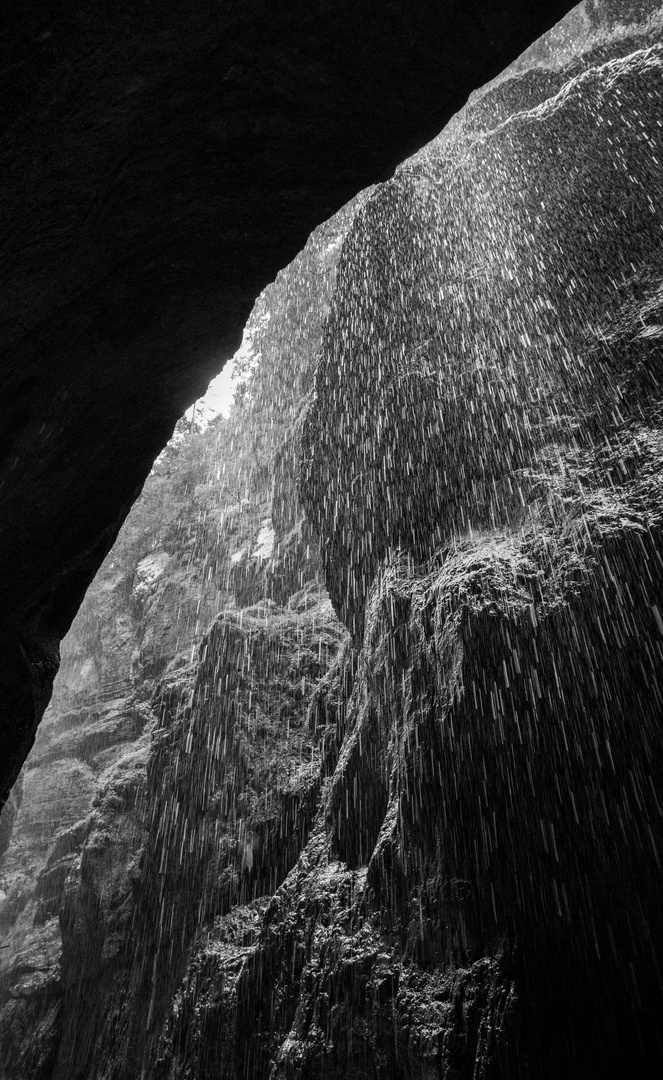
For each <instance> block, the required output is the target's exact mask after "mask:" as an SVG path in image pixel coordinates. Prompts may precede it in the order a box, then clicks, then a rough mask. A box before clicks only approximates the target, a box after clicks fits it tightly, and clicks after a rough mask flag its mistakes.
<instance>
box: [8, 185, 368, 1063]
mask: <svg viewBox="0 0 663 1080" xmlns="http://www.w3.org/2000/svg"><path fill="white" fill-rule="evenodd" d="M360 204H361V199H360V200H359V201H358V202H357V203H356V204H351V205H350V206H348V207H347V208H345V209H344V210H343V211H342V212H341V213H340V214H339V215H336V217H335V218H334V219H332V221H330V222H328V223H326V224H325V225H324V226H322V227H321V228H320V229H319V230H318V231H317V233H316V234H314V236H313V237H312V238H311V240H310V242H309V244H308V245H307V247H306V249H305V250H304V252H302V254H301V255H300V257H299V258H298V259H297V260H296V261H295V263H294V264H293V265H292V266H291V267H290V268H289V269H288V271H287V272H286V273H284V274H282V275H279V277H278V278H277V280H276V282H274V284H273V285H272V286H271V287H270V288H269V289H268V290H267V291H266V292H265V294H264V295H263V297H262V298H261V304H260V305H259V306H258V307H257V309H256V312H255V313H254V315H253V317H252V320H251V324H250V332H249V339H250V343H251V344H250V347H249V348H248V359H247V363H248V364H249V366H250V367H254V368H255V366H256V364H257V369H256V370H255V371H254V372H253V373H252V374H251V373H248V372H245V373H244V375H245V380H244V382H243V383H242V386H241V389H240V391H238V401H237V403H236V406H235V411H234V413H233V415H232V416H231V417H230V419H228V420H227V421H223V420H219V421H217V423H216V425H215V426H213V427H211V428H210V429H209V430H208V431H207V432H206V433H203V434H195V433H191V432H190V431H189V432H188V433H187V434H186V435H184V434H182V431H180V432H179V433H178V436H177V441H176V442H175V444H174V445H173V446H171V447H169V448H168V449H167V451H166V452H165V453H164V455H163V456H162V458H161V459H160V460H159V462H157V464H156V466H155V469H154V470H153V473H152V475H151V477H150V479H149V480H148V483H147V485H146V488H145V491H144V493H143V496H142V498H141V499H140V500H139V502H138V504H137V505H136V507H135V509H134V511H133V513H132V514H131V515H130V517H129V519H128V521H127V522H126V524H125V527H124V529H123V531H122V533H121V536H120V538H119V540H118V543H117V544H116V545H115V547H114V549H113V551H112V552H111V554H110V555H109V557H108V559H107V560H106V561H105V563H104V565H103V567H102V570H101V572H100V573H99V575H98V576H97V578H96V579H95V582H94V584H93V586H92V588H91V589H90V590H89V591H88V594H87V596H86V599H85V602H84V604H83V605H82V607H81V610H80V611H79V614H78V616H77V618H76V620H75V622H74V625H73V627H72V630H71V632H70V634H69V635H68V637H67V641H66V643H65V647H64V651H63V663H62V667H61V669H60V674H59V678H58V681H57V684H56V691H55V694H54V698H53V701H52V703H51V706H50V708H49V711H48V713H47V715H46V717H45V719H44V721H43V723H42V725H41V726H40V729H39V733H38V738H37V741H36V744H35V747H34V748H33V751H32V753H31V755H30V758H29V760H28V762H27V765H26V769H25V771H24V773H23V774H22V778H21V781H20V782H19V783H18V784H17V785H15V787H14V789H13V790H12V795H11V799H10V801H9V802H8V804H7V806H6V809H5V816H4V818H3V826H4V827H5V829H6V834H7V843H8V845H9V849H8V851H7V853H6V855H5V857H4V859H3V860H2V863H0V889H1V890H2V891H1V893H0V931H1V932H2V944H3V950H2V951H1V952H0V1076H1V1077H2V1078H3V1080H14V1078H15V1077H16V1078H17V1077H19V1076H20V1077H23V1076H26V1075H30V1076H31V1077H32V1076H34V1077H35V1078H44V1080H46V1078H48V1080H52V1078H54V1077H63V1078H64V1077H66V1078H69V1077H71V1076H80V1077H87V1076H96V1075H108V1076H113V1077H118V1078H119V1077H126V1078H127V1080H128V1078H129V1077H133V1076H135V1075H137V1074H140V1071H141V1070H142V1069H143V1068H145V1069H151V1068H152V1067H153V1065H154V1063H155V1061H156V1058H157V1048H158V1043H159V1040H160V1037H161V1030H162V1027H163V1024H164V1021H165V1020H166V1018H167V1016H168V1014H169V1010H170V1007H171V1003H172V1000H173V998H174V996H175V995H176V992H177V989H178V984H179V982H180V980H181V978H182V976H183V974H184V971H185V968H186V963H187V958H188V955H189V952H190V950H191V947H192V944H193V943H194V942H195V941H196V940H197V938H198V936H199V934H200V933H202V932H203V928H204V927H206V926H208V925H209V924H210V920H211V921H212V922H213V921H214V920H215V919H217V920H223V919H224V918H226V917H227V916H228V913H229V912H231V911H233V910H235V909H237V908H239V910H240V911H241V910H242V909H243V906H244V905H245V904H247V903H248V904H249V905H253V907H256V905H257V907H256V910H261V908H264V906H265V903H264V901H261V900H260V898H261V897H264V896H265V895H267V894H269V893H271V892H273V891H274V890H275V889H276V888H277V887H278V885H279V884H280V883H281V882H282V880H283V879H284V877H285V876H286V874H287V873H288V872H289V870H290V869H291V868H292V866H293V865H294V863H295V862H296V860H297V858H298V856H299V854H300V851H301V850H302V848H303V846H304V845H305V843H306V841H307V839H308V833H309V831H310V827H311V824H312V821H313V819H314V816H315V811H316V808H317V806H318V803H319V799H320V794H321V788H322V783H323V779H324V777H325V776H328V775H329V773H330V771H332V770H333V765H334V763H335V759H336V756H337V744H338V739H339V733H338V732H337V730H336V727H335V726H334V728H333V730H331V729H328V725H327V724H326V722H325V721H324V720H323V719H322V718H321V717H320V716H318V715H317V713H316V717H317V719H316V720H315V721H313V720H310V719H309V713H310V712H311V710H312V709H313V708H314V702H317V701H318V700H319V698H320V694H321V689H320V688H321V686H324V685H326V683H325V681H324V676H325V673H326V672H327V671H328V669H330V668H331V667H332V666H333V665H334V664H335V661H336V657H337V654H339V652H340V653H341V654H343V653H344V650H345V649H346V648H347V641H348V634H347V631H346V630H345V629H344V628H343V626H342V625H341V624H340V623H339V621H338V620H337V618H336V616H335V614H334V612H333V609H332V606H331V602H330V600H329V598H328V596H327V594H326V592H325V589H324V586H323V585H322V583H321V582H320V580H319V578H320V561H319V558H318V556H317V551H316V550H315V549H314V548H312V546H311V537H310V533H309V531H308V528H307V525H306V523H305V522H304V521H303V516H302V511H301V507H300V506H299V504H298V499H297V483H296V474H297V471H298V460H299V451H298V435H297V433H298V432H299V431H300V430H301V421H302V412H303V409H304V408H305V405H306V401H307V400H308V399H307V389H306V388H307V387H308V391H309V392H310V386H311V380H312V365H313V362H314V360H315V357H316V355H317V352H318V350H319V348H320V343H321V332H322V323H323V321H324V318H325V317H326V314H327V312H328V307H329V297H330V294H331V290H332V287H333V281H334V272H335V265H336V260H337V257H338V253H339V251H340V246H341V243H342V240H343V237H344V235H345V233H346V232H347V229H348V228H349V225H350V223H351V221H352V218H353V215H354V213H355V212H356V207H357V206H358V205H360ZM286 342H287V345H288V350H289V352H288V356H287V357H284V356H283V349H284V344H285V343H286ZM256 898H257V899H256ZM230 918H231V921H232V919H234V918H235V916H230ZM240 918H241V916H240Z"/></svg>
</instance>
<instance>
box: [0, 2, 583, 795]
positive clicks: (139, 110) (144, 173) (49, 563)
mask: <svg viewBox="0 0 663 1080" xmlns="http://www.w3.org/2000/svg"><path fill="white" fill-rule="evenodd" d="M570 6H571V5H570V3H569V0H554V2H551V0H547V2H545V3H543V2H539V0H536V2H534V0H529V2H527V3H525V2H523V0H503V3H501V4H500V5H499V6H497V7H496V6H495V5H493V4H488V3H486V2H485V0H469V2H467V0H466V2H464V3H463V4H456V3H445V4H439V3H436V2H431V0H414V2H413V0H407V2H405V0H395V2H393V3H390V4H388V5H387V6H385V5H384V4H383V3H381V2H379V3H378V2H376V0H361V2H353V3H346V2H341V3H339V2H337V0H333V2H332V0H322V2H320V3H315V4H310V3H308V2H306V3H304V2H302V0H288V2H287V3H280V4H278V5H277V6H275V5H273V4H271V3H268V2H261V0H256V2H253V3H250V4H247V3H246V2H245V0H241V2H232V0H230V2H226V3H223V4H219V3H217V2H216V0H204V2H202V3H196V4H195V5H191V4H190V3H188V2H187V3H183V2H178V3H175V4H172V3H171V4H168V5H167V6H165V7H164V6H159V5H154V4H152V3H149V2H148V0H141V2H140V3H138V4H134V3H123V2H120V3H116V4H112V5H111V6H104V7H103V8H101V7H100V6H99V5H97V4H86V3H84V2H83V0H81V2H79V3H74V4H72V5H64V6H60V5H57V6H55V7H54V6H53V5H52V4H50V3H46V2H45V0H32V2H29V3H26V4H18V5H13V6H12V9H11V11H9V12H7V14H6V16H5V19H4V23H3V34H2V41H1V48H2V57H1V59H2V81H1V85H2V100H3V104H4V106H5V109H6V114H5V120H4V125H3V134H2V146H1V149H0V156H1V160H2V163H3V165H2V167H3V188H2V202H1V204H0V205H1V210H0V218H1V219H2V221H3V239H2V244H3V255H2V263H1V268H0V272H1V274H2V281H3V291H2V298H3V311H2V314H1V315H0V320H1V324H2V353H3V364H2V370H3V375H2V384H1V391H0V393H1V397H2V401H3V419H2V438H1V440H0V460H1V462H2V464H1V469H2V472H1V473H0V484H1V486H2V504H3V510H2V529H3V539H2V548H1V555H0V580H1V581H2V593H1V596H0V610H2V612H3V616H2V619H3V622H2V631H1V635H0V656H1V661H2V662H1V669H2V683H1V692H0V699H1V701H2V720H1V722H0V732H1V737H2V745H3V756H2V762H1V763H0V769H1V770H2V773H1V775H2V786H1V788H0V798H1V799H2V801H3V802H4V799H5V798H6V796H7V793H8V791H9V788H10V787H11V785H12V783H13V781H14V780H15V779H16V776H17V775H18V772H19V769H20V766H21V763H22V761H23V760H24V759H25V756H26V755H27V753H28V751H29V749H30V746H31V744H32V741H33V739H34V733H35V729H36V726H37V723H38V722H39V720H40V718H41V715H42V713H43V711H44V708H45V706H46V704H47V702H48V698H49V695H50V691H51V685H52V680H53V676H54V674H55V672H56V670H57V664H58V643H59V641H60V639H61V638H62V636H63V635H64V634H65V633H66V631H67V629H68V627H69V625H70V623H71V621H72V618H73V616H74V614H75V612H76V609H77V608H78V606H79V604H80V602H81V600H82V598H83V595H84V592H85V589H86V588H87V586H88V585H89V584H90V582H91V580H92V578H93V576H94V573H95V572H96V570H97V568H98V567H99V565H100V564H101V562H102V560H103V558H104V556H105V555H106V553H107V552H108V550H109V548H110V547H111V544H112V542H113V539H114V538H115V536H116V534H117V531H118V529H119V527H120V524H121V522H122V519H123V517H124V516H125V515H126V513H127V511H128V509H129V507H130V505H131V503H132V502H133V500H134V499H135V498H136V496H137V494H138V492H139V491H140V487H141V485H142V483H143V481H144V479H145V477H146V476H147V474H148V472H149V469H150V465H151V463H152V461H153V460H154V458H155V456H156V454H157V453H158V451H159V450H160V449H161V448H162V447H163V445H164V444H165V443H166V441H167V439H168V437H169V436H170V434H171V432H172V430H173V426H174V424H175V421H176V420H177V418H178V417H179V416H180V415H181V414H182V413H183V412H184V409H185V407H186V406H187V405H188V404H189V403H190V402H191V401H193V400H194V399H195V398H196V397H197V396H199V395H200V393H201V391H202V390H203V389H204V387H205V385H206V383H207V381H208V380H209V378H210V377H211V376H212V375H213V374H214V373H215V372H216V371H218V369H219V367H220V366H221V364H222V362H223V360H224V358H226V357H228V356H229V355H230V354H231V353H232V352H233V350H234V348H235V347H236V346H237V345H238V344H239V339H240V335H241V330H242V326H243V324H244V322H245V320H246V317H247V316H248V314H249V311H250V309H251V305H252V303H253V301H254V299H255V297H256V296H257V294H258V293H259V291H260V289H261V288H262V287H263V286H264V285H265V284H266V283H267V282H268V281H269V280H270V279H271V278H272V277H273V276H274V274H275V273H276V271H277V270H278V269H279V268H280V267H282V266H283V265H285V264H286V263H287V262H288V261H289V260H290V259H291V258H292V257H293V256H294V255H295V254H296V252H297V250H298V249H300V248H301V247H302V246H303V244H304V242H305V240H306V237H307V235H308V233H309V232H310V231H311V229H312V228H313V227H314V226H315V225H317V224H318V223H319V222H320V221H322V220H324V219H325V218H327V217H329V216H330V215H331V214H332V213H333V212H335V211H336V210H337V209H338V208H339V207H340V206H341V205H342V204H343V203H344V202H346V201H347V199H348V198H350V197H351V196H353V195H354V194H355V193H356V192H357V191H358V190H360V189H361V188H363V187H365V186H366V185H367V184H368V183H371V182H373V181H374V180H375V179H377V178H379V177H380V176H383V175H384V174H385V173H387V172H388V171H389V170H390V169H392V168H393V167H394V166H395V165H396V164H397V162H398V161H399V160H402V159H403V158H404V157H405V156H406V155H407V153H409V152H411V151H412V150H413V149H415V148H416V147H417V146H418V145H421V144H423V143H424V142H425V141H426V140H427V139H428V138H430V137H431V136H432V135H433V134H435V133H436V132H437V131H439V129H440V128H441V127H442V126H443V124H444V122H445V121H446V120H447V119H448V117H449V116H450V115H451V113H452V112H453V111H454V110H455V109H456V108H457V107H458V106H459V105H461V104H462V102H463V100H464V97H465V96H466V95H467V93H468V92H469V91H470V90H471V89H473V88H474V87H475V86H476V85H477V84H481V83H482V82H485V81H486V79H487V78H490V77H492V76H493V75H495V74H496V73H497V72H498V71H499V70H500V69H501V68H503V67H504V66H505V64H507V63H509V62H510V61H511V60H512V59H514V57H515V56H517V54H518V53H519V52H520V51H521V50H522V49H523V48H524V47H525V46H526V45H528V44H529V43H530V42H531V41H532V40H533V39H534V38H535V37H536V36H537V35H538V34H540V33H542V32H543V31H544V30H546V29H547V28H548V27H549V26H550V25H552V23H553V22H554V21H555V20H556V19H557V18H559V17H561V16H562V15H563V14H564V13H565V12H566V11H567V10H568V8H569V7H570Z"/></svg>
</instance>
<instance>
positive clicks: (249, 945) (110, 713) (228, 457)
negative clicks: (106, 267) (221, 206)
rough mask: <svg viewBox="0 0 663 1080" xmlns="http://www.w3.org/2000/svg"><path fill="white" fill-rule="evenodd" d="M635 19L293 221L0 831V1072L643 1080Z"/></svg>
mask: <svg viewBox="0 0 663 1080" xmlns="http://www.w3.org/2000/svg"><path fill="white" fill-rule="evenodd" d="M620 12H621V14H622V15H623V13H624V9H623V8H619V10H617V9H616V7H615V5H585V6H584V7H582V9H580V10H579V11H577V12H576V13H575V14H574V17H573V19H572V20H570V21H569V22H568V23H567V24H566V27H565V28H562V29H560V30H558V31H557V32H556V34H555V35H552V36H551V37H550V38H548V39H546V40H544V41H543V42H541V43H538V44H537V46H536V47H535V48H534V49H533V51H531V52H530V54H529V55H528V56H527V57H525V58H523V60H522V61H520V62H519V63H518V64H516V65H514V67H513V68H512V69H511V70H510V71H507V72H506V73H505V74H504V76H503V77H502V78H501V79H499V80H496V82H495V83H493V84H491V85H489V86H487V87H486V88H484V90H483V91H482V92H481V93H478V94H476V95H475V96H474V97H473V99H472V101H471V102H470V103H469V105H468V107H467V108H466V109H465V110H463V112H462V113H461V114H460V115H459V116H458V117H457V118H455V119H454V121H453V123H452V124H451V125H450V126H449V127H448V128H447V129H446V131H445V132H443V133H442V135H441V136H440V137H439V139H437V140H435V141H434V142H433V143H431V144H429V145H428V146H427V147H426V148H424V150H422V151H421V152H420V153H419V154H417V155H415V157H414V158H411V159H410V160H409V161H408V162H406V163H405V164H404V165H403V166H402V167H401V168H400V169H398V170H397V173H396V175H395V176H394V178H393V179H392V180H391V181H389V182H387V183H385V184H380V185H378V186H377V187H375V188H374V189H371V190H368V191H366V192H365V193H364V194H363V195H362V196H361V197H360V198H359V199H357V200H356V201H355V202H353V203H352V204H349V206H348V207H346V208H345V210H344V211H343V212H342V213H340V214H339V215H337V216H336V217H335V218H333V219H331V221H330V222H328V223H327V224H326V225H325V226H324V227H322V228H321V229H320V230H317V231H316V233H314V234H313V236H312V237H311V240H310V242H309V244H308V245H307V247H306V248H305V249H304V251H303V252H302V254H301V256H299V258H298V259H297V260H295V262H294V263H293V264H292V265H291V266H290V267H289V268H288V270H287V271H286V272H284V273H283V274H281V275H279V277H278V278H277V280H276V282H275V283H274V285H273V286H271V287H270V288H269V289H268V290H266V291H265V293H263V295H262V296H261V298H260V300H259V302H258V303H257V305H256V307H255V309H254V311H253V314H252V316H251V319H250V320H249V324H248V329H247V336H246V339H245V350H244V353H243V356H244V359H243V361H242V380H241V381H240V384H239V390H238V393H237V395H236V399H235V405H234V408H233V412H232V413H231V416H230V418H229V419H228V420H220V421H218V422H217V423H216V425H213V426H212V427H211V428H210V429H208V430H207V431H206V432H201V433H195V432H190V431H186V432H180V433H179V436H178V441H177V442H176V444H174V445H172V446H171V448H170V449H169V451H168V452H167V453H166V454H165V455H164V456H163V457H162V458H161V459H160V460H159V461H158V462H157V464H156V465H155V468H154V470H153V474H152V476H151V477H150V480H149V481H148V484H147V485H146V488H145V492H144V496H143V499H142V501H141V502H140V503H139V504H137V506H136V508H135V511H134V513H133V514H132V516H131V517H130V518H129V519H128V521H127V523H126V525H125V529H124V531H123V533H122V534H121V536H120V541H119V544H118V545H117V546H116V548H115V549H114V550H113V552H112V553H111V554H110V556H109V558H108V560H107V561H106V563H105V564H104V568H103V572H102V574H101V575H100V576H99V577H98V578H97V580H96V582H95V585H94V587H93V590H92V591H91V592H90V594H89V596H88V599H87V600H86V603H85V605H84V607H83V608H82V610H81V613H80V615H79V619H78V621H77V623H76V624H75V625H74V634H73V635H72V637H71V638H70V639H68V645H67V652H66V654H65V661H64V663H63V670H62V676H63V678H62V680H61V683H60V688H59V690H58V695H57V696H56V698H55V699H54V703H53V707H52V711H51V713H50V714H49V715H48V716H47V719H46V721H45V723H44V725H43V726H42V729H41V731H40V735H39V739H38V742H37V745H36V747H35V752H34V756H33V757H32V758H31V759H30V761H29V762H28V765H27V767H26V770H25V772H24V774H23V778H22V786H17V787H16V788H15V789H14V791H13V795H12V799H13V805H12V812H11V814H9V815H7V816H6V817H5V818H4V819H3V823H4V827H5V829H6V832H7V835H9V834H10V832H11V844H10V846H9V850H8V852H7V855H6V856H5V859H4V861H3V863H2V864H1V865H0V889H2V892H3V894H4V897H0V900H1V905H0V927H1V929H2V932H3V934H4V937H3V939H2V941H1V942H0V943H1V944H3V945H8V946H9V948H6V949H3V951H2V952H0V1077H1V1078H2V1080H16V1078H18V1077H24V1076H26V1075H30V1076H34V1077H35V1080H61V1078H62V1080H63V1078H64V1077H67V1078H69V1077H75V1078H79V1080H92V1078H94V1080H97V1078H99V1080H101V1078H104V1080H134V1078H137V1077H139V1076H149V1077H153V1078H155V1080H187V1078H190V1080H193V1078H195V1080H212V1078H214V1080H218V1077H224V1078H227V1080H240V1078H241V1080H262V1078H265V1080H267V1078H269V1080H313V1078H314V1077H315V1078H318V1077H323V1078H327V1080H336V1078H338V1080H340V1078H341V1077H343V1078H350V1080H353V1078H356V1080H359V1078H363V1077H366V1076H374V1077H377V1078H379V1080H392V1078H394V1077H397V1078H402V1080H415V1078H416V1080H420V1078H422V1077H426V1078H432V1077H436V1078H437V1077H439V1078H440V1080H459V1078H463V1080H465V1078H467V1080H470V1078H473V1080H513V1078H517V1080H539V1078H540V1080H558V1078H559V1077H562V1076H563V1077H568V1078H570V1080H587V1078H596V1080H598V1078H601V1080H623V1078H624V1077H625V1076H629V1075H637V1076H638V1077H641V1078H651V1080H654V1078H657V1077H658V1076H659V1075H660V1074H661V1071H662V1068H663V1046H662V1044H661V1037H660V1016H661V1015H662V1009H663V987H662V981H661V974H660V969H661V963H660V958H661V932H662V930H663V926H662V922H663V907H662V905H661V900H660V897H661V886H662V885H663V882H662V880H661V877H662V869H661V851H662V849H663V823H662V817H663V812H662V810H661V804H662V802H663V798H662V796H661V779H662V777H661V765H660V762H661V754H662V751H663V746H662V745H661V742H662V740H663V734H662V728H661V714H662V709H663V685H662V684H661V675H660V671H661V662H662V661H663V578H662V576H661V575H662V570H663V557H662V550H661V548H662V545H661V515H662V508H663V491H661V475H662V468H661V467H662V465H663V459H662V453H663V444H662V440H661V390H660V382H661V374H660V368H661V364H660V361H661V340H662V336H663V329H662V327H663V317H662V304H663V264H662V262H661V230H662V227H663V220H662V218H661V207H662V206H663V198H662V196H663V191H662V190H661V169H660V162H661V160H662V156H661V155H662V154H663V145H662V144H663V128H662V127H661V120H660V116H661V109H660V105H661V101H662V99H663V89H662V88H663V79H662V75H663V52H662V46H661V35H662V32H663V15H661V12H660V11H659V10H658V9H657V8H655V7H654V6H653V5H650V6H648V7H647V8H646V10H645V9H643V10H640V8H639V9H638V12H635V14H638V17H639V22H638V23H637V25H636V24H635V22H633V20H634V18H635V14H634V9H633V7H632V6H629V7H628V8H627V10H626V14H627V15H628V19H631V23H630V24H629V25H626V24H625V23H624V21H623V19H622V21H621V22H620ZM3 1070H4V1071H3Z"/></svg>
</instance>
